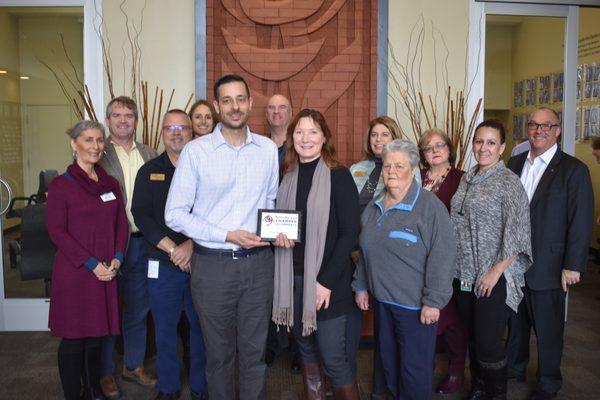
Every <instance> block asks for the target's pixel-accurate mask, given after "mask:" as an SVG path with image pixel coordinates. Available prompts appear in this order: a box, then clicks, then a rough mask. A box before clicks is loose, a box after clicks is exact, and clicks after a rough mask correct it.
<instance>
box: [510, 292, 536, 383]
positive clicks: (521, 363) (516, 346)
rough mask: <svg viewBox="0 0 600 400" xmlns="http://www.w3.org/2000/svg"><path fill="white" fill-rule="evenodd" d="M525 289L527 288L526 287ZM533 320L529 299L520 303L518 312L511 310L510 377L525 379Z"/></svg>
mask: <svg viewBox="0 0 600 400" xmlns="http://www.w3.org/2000/svg"><path fill="white" fill-rule="evenodd" d="M524 291H525V289H524ZM530 336H531V321H530V319H529V312H528V311H527V299H526V298H524V299H523V301H521V303H520V304H519V310H518V312H517V313H514V312H511V315H510V319H509V320H508V337H507V339H506V368H507V374H508V376H509V377H515V378H519V379H525V378H526V377H527V365H528V364H529V340H530Z"/></svg>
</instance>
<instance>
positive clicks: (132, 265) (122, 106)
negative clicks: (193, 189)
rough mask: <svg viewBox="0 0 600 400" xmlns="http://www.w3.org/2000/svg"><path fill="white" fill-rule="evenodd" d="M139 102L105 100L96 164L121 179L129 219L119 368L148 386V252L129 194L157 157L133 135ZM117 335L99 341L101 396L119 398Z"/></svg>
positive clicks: (151, 378)
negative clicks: (102, 149) (101, 146)
mask: <svg viewBox="0 0 600 400" xmlns="http://www.w3.org/2000/svg"><path fill="white" fill-rule="evenodd" d="M137 121H138V108H137V105H136V104H135V101H133V99H131V98H129V97H126V96H120V97H116V98H114V99H112V100H111V101H110V102H109V103H108V105H107V106H106V125H107V127H108V130H109V131H110V136H109V138H108V139H107V140H106V147H105V154H104V157H102V160H101V161H100V165H101V166H102V167H103V168H104V169H105V170H106V172H108V174H109V175H112V176H113V177H115V178H116V179H117V181H119V186H120V187H121V193H123V198H124V199H125V200H126V204H125V211H126V213H127V220H128V222H129V232H130V236H129V243H128V245H127V252H126V254H125V259H124V262H123V266H122V267H121V270H122V275H121V277H120V278H119V287H120V289H121V293H122V296H123V316H122V330H121V332H122V335H123V347H124V349H123V353H124V354H123V372H122V378H123V379H124V380H128V381H134V382H136V383H138V384H140V385H142V386H148V387H152V386H154V385H155V384H156V378H155V377H154V376H152V375H151V374H150V373H149V372H148V371H146V369H145V368H144V358H145V355H146V317H147V315H148V311H150V305H149V303H148V289H147V286H146V269H147V264H146V257H145V246H146V245H145V242H144V237H143V235H142V233H141V232H140V230H139V229H138V227H137V226H136V224H135V221H134V220H133V216H132V214H131V200H132V198H133V186H134V183H135V176H136V174H137V172H138V170H139V169H140V167H141V166H142V165H143V164H144V163H145V162H147V161H149V160H151V159H153V158H154V157H156V155H157V154H156V151H155V150H154V149H152V148H151V147H148V146H146V145H144V144H143V143H139V142H138V141H136V140H135V129H136V126H137ZM114 348H115V337H114V336H110V335H109V336H108V337H107V338H105V339H104V340H103V342H102V362H101V364H102V365H101V371H100V372H101V378H100V386H101V387H102V392H103V394H104V396H106V397H108V398H109V399H114V398H119V397H120V393H119V388H118V386H117V384H116V382H115V378H114V376H113V373H114V369H115V363H114V359H113V353H114Z"/></svg>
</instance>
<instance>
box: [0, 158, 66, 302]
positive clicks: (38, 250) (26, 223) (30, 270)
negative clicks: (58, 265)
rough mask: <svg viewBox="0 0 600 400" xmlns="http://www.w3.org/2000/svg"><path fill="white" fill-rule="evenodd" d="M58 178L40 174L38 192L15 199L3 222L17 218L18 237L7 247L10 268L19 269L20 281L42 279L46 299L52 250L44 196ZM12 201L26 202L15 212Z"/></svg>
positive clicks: (53, 173)
mask: <svg viewBox="0 0 600 400" xmlns="http://www.w3.org/2000/svg"><path fill="white" fill-rule="evenodd" d="M57 176H58V172H57V171H56V170H43V171H42V172H40V185H39V188H38V192H37V193H36V194H33V195H31V196H29V197H16V198H14V199H13V200H12V201H11V203H10V206H9V211H8V212H7V213H6V217H7V218H21V236H20V238H19V239H17V240H11V241H9V243H8V246H9V252H10V257H9V259H10V263H11V267H12V268H18V269H19V275H20V277H21V280H24V281H27V280H35V279H43V280H44V283H45V290H44V291H45V296H46V297H49V296H50V280H51V278H52V265H53V261H54V254H55V253H56V246H54V243H52V240H50V236H49V235H48V230H47V229H46V204H45V202H46V192H47V191H48V186H49V185H50V182H51V181H52V180H53V179H54V178H56V177H57ZM15 201H26V202H27V205H25V207H23V208H19V209H15V208H14V205H15Z"/></svg>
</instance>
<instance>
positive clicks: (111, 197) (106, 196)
mask: <svg viewBox="0 0 600 400" xmlns="http://www.w3.org/2000/svg"><path fill="white" fill-rule="evenodd" d="M100 198H101V199H102V201H103V202H105V203H106V202H107V201H113V200H116V199H117V197H116V196H115V194H114V193H113V192H108V193H104V194H101V195H100Z"/></svg>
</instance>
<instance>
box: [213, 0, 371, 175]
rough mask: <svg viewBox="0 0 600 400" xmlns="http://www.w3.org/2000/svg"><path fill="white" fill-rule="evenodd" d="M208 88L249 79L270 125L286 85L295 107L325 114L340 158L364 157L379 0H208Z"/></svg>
mask: <svg viewBox="0 0 600 400" xmlns="http://www.w3.org/2000/svg"><path fill="white" fill-rule="evenodd" d="M206 19H207V89H208V90H207V91H208V92H209V93H208V95H209V97H211V98H212V86H213V83H214V81H215V79H217V78H218V77H219V76H221V75H224V74H227V73H237V74H239V75H241V76H243V77H244V78H245V79H246V81H247V82H248V84H249V86H250V89H251V92H252V96H253V98H254V107H253V111H252V113H251V117H250V126H251V128H252V129H253V130H254V131H256V132H259V133H267V132H268V129H267V127H266V123H265V107H266V103H267V100H268V98H269V97H270V96H271V95H273V94H275V93H282V94H283V95H285V96H287V97H288V98H289V99H290V100H291V102H292V108H293V110H294V112H298V111H299V110H300V109H302V108H306V107H310V108H315V109H318V110H319V111H321V112H323V113H324V114H325V117H326V118H327V122H328V124H329V126H330V128H331V130H332V131H333V133H334V138H335V144H336V149H337V151H338V158H339V159H340V161H342V162H344V163H345V164H347V165H349V164H350V163H352V162H355V161H358V160H360V159H362V157H363V154H362V140H363V136H364V135H365V130H366V128H367V123H368V121H369V120H370V119H372V118H373V117H374V116H375V110H376V87H377V1H369V0H208V1H207V9H206Z"/></svg>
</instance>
